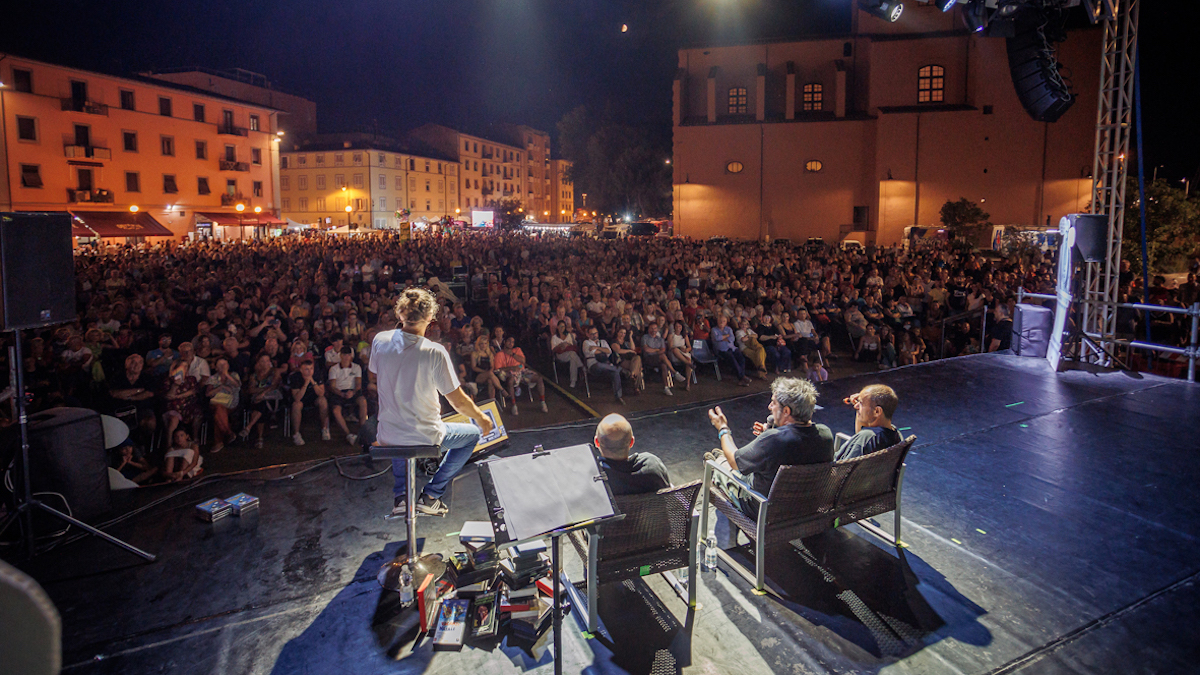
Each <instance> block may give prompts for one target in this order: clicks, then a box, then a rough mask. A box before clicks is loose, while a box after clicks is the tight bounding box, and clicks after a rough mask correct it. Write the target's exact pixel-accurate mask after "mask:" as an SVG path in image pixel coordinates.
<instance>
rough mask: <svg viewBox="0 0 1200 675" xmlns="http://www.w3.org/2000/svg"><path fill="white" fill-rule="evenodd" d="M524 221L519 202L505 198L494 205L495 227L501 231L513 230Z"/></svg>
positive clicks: (522, 209) (522, 210)
mask: <svg viewBox="0 0 1200 675" xmlns="http://www.w3.org/2000/svg"><path fill="white" fill-rule="evenodd" d="M523 220H525V209H524V208H523V207H522V206H521V200H519V199H512V198H505V199H501V200H500V203H499V204H497V205H496V226H497V227H499V228H500V229H502V230H515V229H517V228H518V227H520V226H521V221H523Z"/></svg>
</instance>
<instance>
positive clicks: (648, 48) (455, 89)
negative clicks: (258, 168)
mask: <svg viewBox="0 0 1200 675" xmlns="http://www.w3.org/2000/svg"><path fill="white" fill-rule="evenodd" d="M8 4H9V6H8V7H6V9H5V12H4V14H5V16H4V20H3V22H2V23H0V51H11V52H12V53H15V54H20V55H23V56H28V57H31V58H36V59H40V60H44V61H49V62H52V63H61V64H65V65H70V66H75V67H79V68H84V69H89V70H97V71H101V72H109V73H114V74H118V75H119V74H128V73H134V72H139V71H145V70H153V69H160V68H172V67H179V66H204V67H208V68H216V69H229V68H238V67H240V68H245V69H247V70H251V71H255V72H259V73H263V74H265V75H266V76H267V78H268V79H270V80H271V81H272V82H273V83H274V84H275V86H276V87H277V88H278V89H281V90H283V91H288V92H292V93H296V94H300V95H302V96H305V97H307V98H311V99H313V100H315V101H316V102H317V113H318V119H319V122H320V125H321V127H322V131H348V130H362V131H379V132H380V133H384V134H398V133H400V132H403V131H405V130H408V129H411V128H413V127H416V126H419V125H421V124H424V123H426V122H437V123H441V124H446V125H449V126H454V127H460V128H478V127H480V126H482V125H484V124H487V123H490V122H516V123H524V124H529V125H531V126H534V127H536V128H540V129H544V130H547V131H550V132H551V134H552V135H553V134H555V131H554V124H555V122H557V121H558V119H559V118H560V117H561V116H562V115H563V114H564V113H566V112H567V111H569V110H571V109H572V108H573V107H575V106H577V105H580V104H587V105H588V106H589V107H591V108H592V109H593V110H600V109H604V108H605V107H608V108H610V109H612V110H614V111H616V113H617V114H618V115H620V117H621V118H622V119H621V121H622V122H626V123H630V124H636V125H639V126H645V127H647V128H648V130H649V131H650V132H651V135H652V137H654V138H657V139H659V140H660V142H661V143H662V144H663V145H664V146H665V147H669V145H670V135H671V126H670V114H671V78H672V75H673V73H674V69H675V63H676V51H677V50H678V49H679V48H680V47H683V46H693V45H701V44H713V43H716V42H739V41H743V40H748V39H756V38H776V37H787V36H790V35H801V34H812V33H830V32H833V33H836V32H846V31H848V30H849V0H794V1H792V2H782V1H780V0H640V1H639V0H441V1H437V2H435V1H430V0H422V1H417V0H342V1H339V2H329V1H326V2H314V1H312V0H255V1H253V2H230V1H228V0H225V1H222V0H207V1H205V2H196V1H195V0H172V1H171V2H163V1H162V0H153V1H147V0H138V1H132V2H131V1H126V2H121V1H119V0H114V1H112V2H62V1H57V0H36V1H33V2H20V3H8ZM1167 6H1169V7H1170V9H1167ZM622 24H626V25H628V26H629V30H628V32H624V33H623V32H621V25H622ZM1141 24H1142V31H1141V42H1142V50H1143V53H1144V63H1143V76H1144V78H1145V89H1144V97H1143V106H1144V108H1145V111H1144V112H1145V133H1146V148H1147V158H1146V166H1147V167H1148V171H1147V172H1148V173H1149V168H1150V167H1154V166H1157V165H1165V167H1164V168H1163V169H1161V170H1160V172H1159V175H1160V177H1164V176H1165V177H1169V178H1179V177H1182V176H1184V175H1190V174H1194V173H1195V172H1196V171H1197V169H1198V168H1200V125H1198V124H1196V123H1195V118H1196V104H1197V103H1198V102H1200V101H1197V99H1198V98H1200V95H1198V94H1197V93H1196V92H1197V89H1198V85H1200V77H1198V76H1197V74H1196V70H1195V64H1196V63H1197V62H1198V61H1200V49H1198V48H1197V45H1198V44H1200V35H1197V33H1196V31H1197V28H1198V27H1200V3H1192V2H1188V3H1183V2H1179V3H1162V2H1157V3H1145V4H1144V5H1143V8H1142V18H1141ZM1097 69H1098V66H1097ZM1097 72H1098V70H1097ZM1077 76H1078V75H1077ZM1097 76H1098V75H1097ZM1076 105H1086V106H1089V107H1092V108H1094V107H1095V102H1094V101H1080V102H1078V103H1077V104H1076Z"/></svg>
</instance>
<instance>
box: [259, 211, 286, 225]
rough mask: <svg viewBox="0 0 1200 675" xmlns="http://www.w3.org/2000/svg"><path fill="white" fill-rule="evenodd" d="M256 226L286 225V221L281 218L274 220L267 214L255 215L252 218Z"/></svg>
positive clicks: (274, 218)
mask: <svg viewBox="0 0 1200 675" xmlns="http://www.w3.org/2000/svg"><path fill="white" fill-rule="evenodd" d="M253 220H255V221H256V222H255V224H256V225H287V221H286V220H283V219H281V218H276V217H275V216H272V215H270V214H268V213H259V214H256V215H255V216H254V218H253Z"/></svg>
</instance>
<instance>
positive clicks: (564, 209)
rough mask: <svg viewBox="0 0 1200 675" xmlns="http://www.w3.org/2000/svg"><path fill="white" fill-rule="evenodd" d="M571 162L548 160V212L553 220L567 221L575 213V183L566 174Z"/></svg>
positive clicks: (572, 217)
mask: <svg viewBox="0 0 1200 675" xmlns="http://www.w3.org/2000/svg"><path fill="white" fill-rule="evenodd" d="M570 168H571V162H569V161H567V160H565V159H552V160H550V171H549V175H550V214H551V215H552V216H553V217H554V222H557V223H569V222H571V221H572V220H574V214H575V183H574V182H572V181H571V179H570V178H569V177H568V176H567V173H568V170H569V169H570Z"/></svg>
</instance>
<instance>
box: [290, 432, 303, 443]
mask: <svg viewBox="0 0 1200 675" xmlns="http://www.w3.org/2000/svg"><path fill="white" fill-rule="evenodd" d="M292 443H294V444H295V445H304V437H303V436H301V435H300V432H299V431H297V432H296V433H294V434H292Z"/></svg>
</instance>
